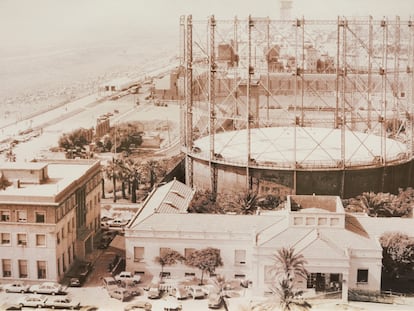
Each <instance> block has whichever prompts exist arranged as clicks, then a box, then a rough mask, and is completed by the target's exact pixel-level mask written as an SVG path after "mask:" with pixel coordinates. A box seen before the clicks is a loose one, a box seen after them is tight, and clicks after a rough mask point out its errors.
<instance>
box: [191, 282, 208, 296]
mask: <svg viewBox="0 0 414 311" xmlns="http://www.w3.org/2000/svg"><path fill="white" fill-rule="evenodd" d="M188 295H190V296H191V297H193V298H194V299H196V298H204V297H205V295H206V293H205V292H204V290H203V288H202V287H201V286H197V285H193V286H190V287H189V288H188Z"/></svg>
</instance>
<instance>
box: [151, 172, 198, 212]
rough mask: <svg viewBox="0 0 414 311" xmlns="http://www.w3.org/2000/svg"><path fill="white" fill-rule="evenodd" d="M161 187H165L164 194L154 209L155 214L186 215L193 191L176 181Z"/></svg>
mask: <svg viewBox="0 0 414 311" xmlns="http://www.w3.org/2000/svg"><path fill="white" fill-rule="evenodd" d="M163 187H166V193H165V195H164V198H163V199H162V201H161V202H160V204H159V205H158V207H156V208H155V212H156V213H164V214H169V213H187V209H188V205H189V204H190V201H191V200H192V198H193V195H194V191H193V190H192V189H191V188H190V187H188V186H186V185H185V184H183V183H181V182H179V181H178V180H173V181H171V182H170V183H168V184H166V185H164V186H163Z"/></svg>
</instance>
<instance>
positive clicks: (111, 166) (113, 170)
mask: <svg viewBox="0 0 414 311" xmlns="http://www.w3.org/2000/svg"><path fill="white" fill-rule="evenodd" d="M105 172H106V177H107V178H109V179H111V180H112V185H113V188H114V189H113V192H114V203H115V202H116V181H117V180H119V178H120V174H119V166H118V163H117V160H115V159H114V158H112V161H110V162H108V165H107V166H106V168H105Z"/></svg>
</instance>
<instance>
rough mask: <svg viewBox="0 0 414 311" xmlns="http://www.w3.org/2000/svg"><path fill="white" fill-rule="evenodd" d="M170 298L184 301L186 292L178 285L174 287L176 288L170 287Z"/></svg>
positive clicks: (186, 296) (186, 295)
mask: <svg viewBox="0 0 414 311" xmlns="http://www.w3.org/2000/svg"><path fill="white" fill-rule="evenodd" d="M168 294H169V295H170V296H174V297H175V298H177V299H178V300H181V299H186V298H188V292H187V290H186V289H185V287H184V286H182V285H179V286H176V287H172V288H171V289H170V290H169V293H168Z"/></svg>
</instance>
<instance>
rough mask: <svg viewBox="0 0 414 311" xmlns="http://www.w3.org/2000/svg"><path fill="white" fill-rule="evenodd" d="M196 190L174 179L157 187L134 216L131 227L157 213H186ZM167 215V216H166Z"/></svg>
mask: <svg viewBox="0 0 414 311" xmlns="http://www.w3.org/2000/svg"><path fill="white" fill-rule="evenodd" d="M193 195H194V191H193V190H192V189H191V188H190V187H188V186H186V185H185V184H183V183H182V182H179V181H178V180H173V181H171V182H169V183H167V184H165V185H162V186H160V187H158V188H157V189H155V190H154V191H153V192H152V193H151V194H150V195H149V196H148V198H147V199H146V200H145V202H144V204H143V206H142V208H141V209H140V210H139V211H138V212H137V214H136V215H135V216H134V218H133V220H132V221H131V224H130V225H129V228H134V227H135V226H136V225H137V224H138V223H139V222H140V221H142V220H143V219H145V218H147V217H149V216H151V215H152V214H154V213H157V214H185V213H187V209H188V205H189V203H190V201H191V200H192V198H193ZM164 217H165V216H164Z"/></svg>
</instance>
